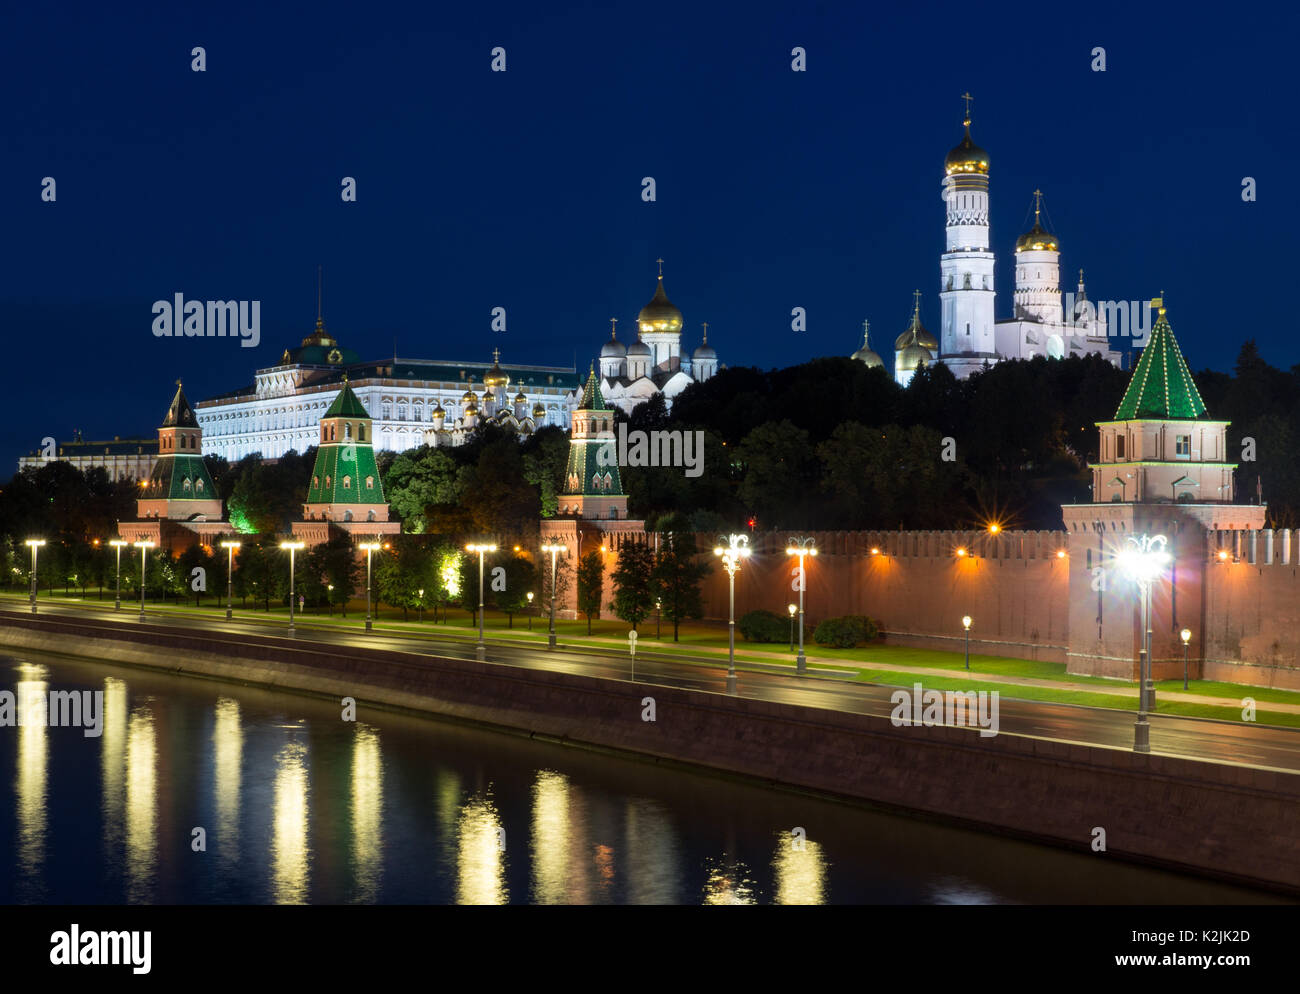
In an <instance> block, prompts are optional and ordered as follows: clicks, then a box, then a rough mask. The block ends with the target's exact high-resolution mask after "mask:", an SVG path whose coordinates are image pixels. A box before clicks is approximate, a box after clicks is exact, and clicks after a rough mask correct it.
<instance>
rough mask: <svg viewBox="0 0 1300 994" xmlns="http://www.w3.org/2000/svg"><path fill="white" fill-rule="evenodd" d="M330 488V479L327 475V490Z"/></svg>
mask: <svg viewBox="0 0 1300 994" xmlns="http://www.w3.org/2000/svg"><path fill="white" fill-rule="evenodd" d="M329 488H330V478H329V476H328V475H327V476H326V477H325V489H326V490H328V489H329Z"/></svg>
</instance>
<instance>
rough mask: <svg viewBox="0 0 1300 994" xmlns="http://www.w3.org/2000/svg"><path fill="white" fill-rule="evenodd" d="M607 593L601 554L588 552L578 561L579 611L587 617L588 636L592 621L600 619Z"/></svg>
mask: <svg viewBox="0 0 1300 994" xmlns="http://www.w3.org/2000/svg"><path fill="white" fill-rule="evenodd" d="M604 593H605V564H604V562H603V561H602V560H601V556H600V553H599V552H595V551H593V552H588V553H587V554H586V555H585V556H583V557H582V558H581V559H579V560H578V610H579V611H581V612H582V613H583V614H585V615H586V616H587V634H588V635H590V634H591V619H592V618H599V617H600V606H601V601H602V599H603V597H604Z"/></svg>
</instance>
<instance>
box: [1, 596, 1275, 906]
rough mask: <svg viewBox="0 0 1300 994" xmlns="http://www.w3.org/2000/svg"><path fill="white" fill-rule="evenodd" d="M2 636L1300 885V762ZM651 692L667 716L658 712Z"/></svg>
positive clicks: (160, 643) (171, 639)
mask: <svg viewBox="0 0 1300 994" xmlns="http://www.w3.org/2000/svg"><path fill="white" fill-rule="evenodd" d="M0 645H3V646H4V647H5V648H7V649H9V650H12V651H21V650H24V649H25V650H30V651H42V652H56V653H63V654H68V655H75V656H81V657H85V658H89V659H99V660H103V661H106V662H113V663H118V664H123V665H136V666H146V667H150V668H153V669H157V670H163V671H167V672H171V673H176V674H188V675H195V676H206V677H212V678H216V679H222V680H229V681H233V682H236V683H242V684H255V685H259V686H264V687H269V688H278V689H284V690H294V691H305V692H310V693H316V694H323V695H327V696H333V697H337V698H339V699H341V698H343V697H353V698H355V699H356V700H357V701H358V703H359V704H360V709H359V713H360V715H362V716H363V715H364V711H365V706H366V704H367V703H373V704H376V705H381V706H384V707H392V708H401V709H405V710H410V711H415V712H421V713H425V714H430V715H435V716H439V717H445V718H453V719H457V720H461V721H468V722H473V723H476V724H481V725H486V726H491V727H497V728H508V729H512V730H514V731H516V732H520V733H524V734H527V735H529V736H530V737H538V738H540V737H545V738H547V739H550V740H553V741H557V742H562V743H566V744H573V745H581V746H586V747H591V748H597V749H605V750H614V751H618V752H622V753H629V754H635V755H639V756H642V757H652V758H655V759H658V760H666V761H672V762H677V763H683V764H687V765H690V766H699V767H707V768H710V769H713V770H716V771H720V772H723V773H727V774H733V775H738V776H742V777H747V778H753V779H756V780H759V781H763V782H769V783H775V784H779V785H782V786H786V787H793V788H798V789H804V790H810V791H814V792H817V793H821V794H826V795H830V796H838V797H843V798H848V799H852V800H855V801H867V802H871V803H873V804H878V805H882V806H885V807H888V808H894V809H900V810H907V811H913V812H922V813H925V814H927V815H931V816H935V817H939V818H943V819H950V820H955V821H957V822H959V823H963V824H967V825H972V826H978V827H980V828H983V829H985V830H992V831H996V832H999V833H1002V834H1013V835H1016V836H1020V837H1024V838H1029V839H1034V840H1037V841H1044V842H1049V843H1052V844H1055V845H1059V846H1063V847H1065V848H1068V849H1073V850H1075V851H1079V852H1085V853H1089V852H1093V849H1092V847H1093V844H1094V839H1095V838H1097V837H1098V833H1097V829H1102V830H1104V833H1105V851H1104V852H1100V851H1098V852H1095V857H1096V858H1097V859H1113V858H1123V859H1130V860H1136V861H1140V862H1146V863H1151V864H1155V865H1161V866H1165V867H1168V868H1172V869H1176V870H1180V871H1183V872H1196V873H1200V874H1203V875H1207V876H1212V877H1217V878H1220V879H1225V880H1230V881H1233V882H1236V883H1243V884H1247V885H1249V886H1253V887H1261V888H1266V889H1271V890H1280V891H1283V892H1286V893H1290V894H1293V895H1296V894H1300V848H1298V847H1296V846H1295V845H1294V840H1293V838H1292V833H1291V831H1290V829H1289V826H1292V825H1295V824H1297V823H1300V776H1297V775H1295V774H1291V773H1286V772H1283V771H1277V770H1270V769H1262V768H1257V767H1250V766H1245V765H1232V764H1218V763H1205V762H1198V761H1194V760H1189V759H1183V758H1179V757H1171V756H1162V755H1142V754H1137V753H1133V752H1131V751H1129V750H1121V749H1109V748H1104V747H1098V746H1087V745H1081V744H1074V743H1068V742H1061V741H1055V740H1048V739H1040V738H1034V737H1030V736H1020V735H1010V734H1005V733H1004V734H1001V735H998V736H996V737H993V738H980V737H979V736H978V734H977V732H976V731H975V730H971V729H962V728H951V727H919V726H918V727H912V726H904V727H895V726H893V725H892V724H891V722H890V721H889V720H888V719H886V718H878V717H873V716H870V715H863V714H854V713H849V712H841V711H832V710H824V709H819V708H811V707H804V706H800V705H796V704H788V703H777V702H771V701H759V700H754V699H748V698H745V697H732V696H728V695H724V694H716V693H708V692H704V691H697V690H688V689H679V688H672V687H664V686H658V685H651V684H644V683H638V682H634V681H630V680H614V679H602V678H597V677H590V676H583V675H577V674H571V673H561V672H555V671H548V670H534V669H525V668H522V667H517V666H510V665H506V664H499V663H478V662H474V661H472V660H464V659H457V658H451V657H430V656H424V655H420V656H417V655H414V654H411V653H405V652H401V651H399V650H396V649H380V648H371V647H369V646H361V645H357V646H351V645H337V644H332V645H322V644H319V643H315V644H313V643H307V642H301V641H299V642H295V641H294V640H291V639H288V638H283V637H277V636H269V635H260V634H256V635H254V634H230V633H221V632H215V631H204V630H197V629H196V630H190V631H186V632H184V633H178V632H177V631H176V630H175V629H173V628H168V627H164V626H159V625H150V624H147V623H146V624H132V625H123V624H121V623H120V622H110V621H100V620H95V619H85V618H76V619H73V618H66V617H47V616H39V615H38V616H31V615H24V614H20V613H17V612H0ZM647 699H653V706H654V720H653V721H650V720H646V719H647V708H648V707H649V706H650V705H649V703H648V701H647Z"/></svg>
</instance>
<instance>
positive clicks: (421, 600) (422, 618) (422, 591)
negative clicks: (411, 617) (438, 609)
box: [420, 587, 424, 624]
mask: <svg viewBox="0 0 1300 994" xmlns="http://www.w3.org/2000/svg"><path fill="white" fill-rule="evenodd" d="M420 623H421V624H423V623H424V588H423V587H421V588H420Z"/></svg>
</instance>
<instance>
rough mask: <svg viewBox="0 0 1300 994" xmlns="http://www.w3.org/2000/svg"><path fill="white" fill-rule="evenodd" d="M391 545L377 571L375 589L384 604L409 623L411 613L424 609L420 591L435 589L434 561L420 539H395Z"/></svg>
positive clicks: (402, 537)
mask: <svg viewBox="0 0 1300 994" xmlns="http://www.w3.org/2000/svg"><path fill="white" fill-rule="evenodd" d="M391 545H392V549H391V550H389V551H388V554H387V555H384V556H382V557H381V558H380V560H379V563H378V565H377V566H376V567H375V586H376V587H378V588H379V596H380V597H381V598H382V599H383V600H385V601H387V602H388V603H389V604H391V605H393V607H400V608H401V609H402V620H403V621H405V620H406V619H407V618H408V616H409V615H408V612H409V611H410V609H411V608H418V607H419V606H420V591H421V590H422V589H423V590H428V589H431V588H432V587H433V579H432V561H431V558H430V555H429V550H428V546H427V544H426V543H425V542H423V541H421V540H420V539H419V538H418V537H417V536H413V535H397V536H394V538H393V541H392V543H391Z"/></svg>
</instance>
